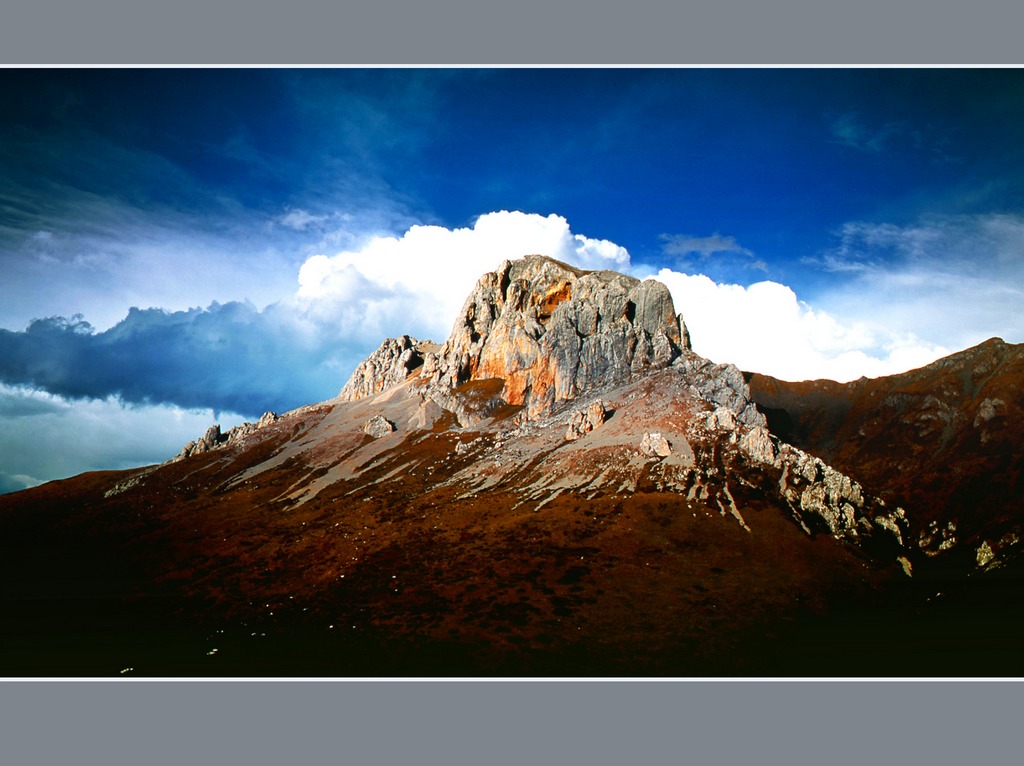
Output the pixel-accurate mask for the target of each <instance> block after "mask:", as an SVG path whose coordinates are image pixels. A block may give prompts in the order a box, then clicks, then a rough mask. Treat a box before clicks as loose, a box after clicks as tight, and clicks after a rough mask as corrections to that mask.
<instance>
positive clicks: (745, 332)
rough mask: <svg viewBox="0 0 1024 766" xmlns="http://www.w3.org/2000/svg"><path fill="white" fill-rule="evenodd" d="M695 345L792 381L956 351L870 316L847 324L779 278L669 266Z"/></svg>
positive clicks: (852, 374)
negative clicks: (741, 281) (722, 276)
mask: <svg viewBox="0 0 1024 766" xmlns="http://www.w3.org/2000/svg"><path fill="white" fill-rule="evenodd" d="M656 278H657V279H659V280H661V281H662V282H664V283H665V284H666V285H667V286H668V288H669V289H670V290H671V291H672V298H673V300H674V301H675V304H676V310H677V311H680V312H682V314H683V319H684V320H685V322H686V326H687V329H689V331H690V336H691V340H692V343H693V350H694V351H696V352H697V353H698V354H701V355H702V356H706V357H708V358H709V359H712V360H713V361H715V362H731V363H732V364H735V365H736V366H738V367H740V368H741V369H743V370H747V371H750V372H761V373H766V374H769V375H774V376H775V377H779V378H783V379H785V380H812V379H816V378H830V379H832V380H839V381H848V380H854V379H856V378H859V377H861V376H867V377H877V376H879V375H887V374H892V373H897V372H903V371H905V370H908V369H913V368H914V367H919V366H921V365H924V364H927V363H929V362H931V361H934V360H935V359H936V358H938V357H940V356H942V355H944V354H946V353H948V350H947V349H945V348H943V347H941V346H936V345H934V344H930V343H927V342H925V341H923V340H922V339H920V338H918V337H917V336H916V335H915V334H914V333H912V332H906V331H895V330H892V329H890V328H887V327H883V326H879V325H876V324H873V323H871V322H869V321H867V320H856V321H841V320H840V319H838V318H836V317H835V316H833V315H832V314H830V313H828V312H825V311H821V310H816V309H814V308H812V307H811V306H809V305H807V304H806V303H804V302H802V301H800V300H799V299H798V298H797V296H796V293H794V292H793V290H792V289H791V288H789V287H787V286H786V285H782V284H779V283H778V282H769V281H765V282H756V283H754V284H752V285H750V286H749V287H743V286H742V285H729V284H720V283H717V282H714V281H712V280H711V279H710V278H708V277H706V276H704V275H702V274H699V275H691V274H682V273H680V272H678V271H672V270H670V269H662V270H661V271H660V272H658V274H657V275H656Z"/></svg>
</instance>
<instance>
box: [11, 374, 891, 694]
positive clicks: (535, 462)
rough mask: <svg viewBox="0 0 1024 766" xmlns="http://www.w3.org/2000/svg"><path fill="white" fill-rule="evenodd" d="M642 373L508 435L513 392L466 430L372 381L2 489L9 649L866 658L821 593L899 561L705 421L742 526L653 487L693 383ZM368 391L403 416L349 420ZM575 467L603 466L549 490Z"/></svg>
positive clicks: (39, 657)
mask: <svg viewBox="0 0 1024 766" xmlns="http://www.w3.org/2000/svg"><path fill="white" fill-rule="evenodd" d="M670 374H671V373H667V372H666V373H665V374H664V375H663V376H662V378H661V379H664V380H667V379H669V378H668V377H666V376H669V375H670ZM661 379H659V380H661ZM498 383H499V384H500V381H498ZM643 384H644V383H643V380H641V381H640V382H639V383H635V384H630V385H627V386H626V387H625V388H623V389H621V391H620V398H619V399H615V400H614V402H613V403H614V404H615V407H614V412H613V414H612V417H611V420H610V421H609V422H608V423H607V424H605V425H604V426H602V428H601V429H599V430H598V431H595V432H594V433H592V434H590V435H588V436H585V437H584V438H583V439H580V440H578V441H577V442H574V443H571V444H570V443H566V442H564V440H563V437H562V434H564V431H565V426H564V425H558V424H557V423H554V424H552V425H551V426H550V427H547V426H537V427H536V428H535V429H533V430H528V431H524V432H522V433H519V434H518V435H515V434H514V433H513V432H515V431H516V429H513V428H511V426H512V423H511V417H512V416H513V415H515V414H516V412H517V410H516V408H504V409H502V410H500V411H498V412H497V413H496V414H497V416H498V419H497V420H494V421H491V422H490V423H489V424H482V425H481V426H480V427H479V428H476V429H461V428H455V427H452V423H453V421H452V419H451V418H450V417H449V416H446V415H442V416H441V417H439V418H438V419H437V420H436V421H435V422H434V425H433V426H432V427H427V428H423V429H420V430H414V429H405V428H404V426H402V424H404V423H405V422H406V421H404V420H402V412H406V411H414V410H415V409H416V407H418V404H417V402H418V399H416V398H415V397H404V398H403V396H400V395H398V394H385V395H382V398H381V399H378V400H368V401H363V402H357V403H345V404H333V405H332V404H327V405H324V406H321V407H317V408H309V409H306V410H304V411H302V412H298V413H293V414H290V415H286V416H284V417H282V418H281V419H280V420H279V421H278V422H276V423H274V424H272V425H269V426H267V427H265V428H263V429H260V430H259V431H257V432H256V433H254V434H252V435H250V436H247V437H246V438H245V439H244V440H242V441H241V442H239V443H237V444H234V445H232V446H231V447H229V448H227V449H221V450H215V451H212V452H208V453H205V454H201V455H196V456H194V457H191V458H188V459H186V460H182V461H180V462H176V463H172V464H167V465H164V466H161V467H158V468H156V469H143V470H140V471H134V472H126V473H103V474H90V475H84V476H81V477H77V478H75V479H70V480H67V481H64V482H56V483H52V484H48V485H44V486H42V487H38V488H35V489H33V490H29V491H26V492H21V493H17V494H15V495H8V496H4V497H3V498H2V499H0V553H2V556H3V562H4V571H3V578H4V579H3V582H4V584H5V589H4V591H3V603H2V605H0V606H2V607H3V609H4V611H5V615H7V619H6V620H5V626H4V643H3V647H2V648H3V650H4V651H3V652H2V657H3V667H2V672H3V673H4V674H8V675H9V674H29V675H47V674H58V675H65V674H67V675H78V674H82V673H86V674H99V675H112V674H116V673H118V672H120V671H122V670H125V669H128V668H131V669H132V670H130V671H128V672H133V673H142V674H150V675H151V674H157V675H159V674H171V675H204V674H215V675H223V674H227V675H232V674H242V675H275V674H281V673H284V674H315V675H365V674H370V675H392V674H403V675H405V674H413V675H421V674H427V675H461V674H485V675H492V674H517V675H523V674H525V675H533V674H545V675H575V674H586V675H666V674H668V675H707V674H728V675H735V674H762V673H765V674H779V673H782V674H803V673H809V674H814V675H816V674H829V675H835V674H844V673H847V672H850V673H870V672H872V671H871V670H869V668H871V669H876V671H875V672H878V671H877V661H876V660H875V659H874V658H873V657H871V656H868V655H865V656H863V657H859V658H858V657H853V658H851V656H850V655H849V654H848V653H845V652H837V653H833V649H832V648H829V650H828V651H827V653H826V654H827V659H826V658H823V657H822V656H820V655H821V654H822V649H821V647H822V646H829V647H835V646H836V639H835V637H833V638H832V639H830V640H829V641H826V642H824V643H819V642H818V640H817V637H818V635H819V633H820V632H821V630H823V628H822V626H823V625H826V624H827V623H825V622H823V620H826V618H827V619H832V618H834V617H835V616H836V615H849V614H855V613H857V610H862V609H867V608H869V607H872V608H874V607H877V606H878V605H879V602H880V600H882V598H883V597H882V594H881V592H880V590H879V589H880V588H881V587H882V585H883V584H884V583H888V582H892V581H893V580H897V581H898V580H902V579H903V576H902V575H901V574H899V571H898V567H895V566H894V565H893V564H892V563H891V562H889V563H886V564H883V565H876V564H873V563H871V562H870V561H869V560H868V559H867V558H866V557H865V556H864V555H862V554H861V553H859V552H858V550H857V549H856V548H855V547H853V546H851V545H848V544H845V543H841V542H839V541H836V540H834V539H832V538H831V537H830V536H827V535H819V536H815V537H810V536H808V535H807V534H806V533H805V532H804V531H803V530H802V529H801V528H800V527H799V526H798V525H797V524H796V523H794V521H793V520H792V519H791V518H790V517H789V515H788V513H787V512H786V509H785V508H784V507H782V506H781V505H780V504H779V503H780V501H779V498H778V496H777V495H774V494H771V493H770V492H767V490H766V487H771V486H773V482H774V481H775V478H773V477H774V474H773V475H772V477H766V476H763V475H762V474H761V473H759V471H760V470H761V469H755V468H754V467H752V466H751V467H744V464H743V462H742V459H741V457H740V456H738V453H736V454H734V448H733V447H732V446H730V445H729V443H728V442H727V441H722V442H718V441H715V439H716V438H718V437H714V438H712V436H709V437H708V439H709V441H708V442H707V443H704V442H700V441H696V440H695V441H693V443H692V445H691V446H692V449H693V450H694V451H695V453H696V454H695V457H696V459H697V461H698V462H699V463H702V464H703V463H707V462H708V461H710V463H714V464H718V465H719V468H718V474H717V478H715V479H714V481H716V482H718V484H715V485H714V486H713V487H712V488H711V491H712V492H713V491H715V488H716V487H717V488H718V489H720V488H721V484H722V482H727V484H725V486H727V487H730V488H731V489H730V495H731V497H733V499H734V501H735V503H736V506H737V508H738V509H739V512H741V513H742V515H743V518H744V520H745V523H746V524H747V525H748V526H749V529H750V531H749V532H748V531H746V530H744V529H743V527H741V526H740V524H739V523H738V522H737V520H736V519H735V518H733V517H732V516H731V515H729V514H726V513H725V511H724V509H723V508H722V506H721V505H720V504H719V503H718V502H717V501H712V500H711V499H701V495H700V494H699V493H698V494H695V495H694V497H692V498H688V497H687V495H686V493H685V492H681V491H679V490H678V489H673V488H668V487H665V486H663V483H662V482H663V479H662V478H661V477H662V476H663V474H664V475H668V474H665V473H664V471H665V470H667V469H663V468H662V465H663V463H664V462H665V461H662V460H661V459H660V458H657V457H651V458H643V457H641V456H639V453H638V452H637V450H636V447H635V444H634V442H639V440H640V437H641V436H642V433H643V432H646V431H648V430H652V429H653V428H654V427H655V426H657V427H659V428H661V430H662V431H663V432H664V433H667V434H673V433H679V434H680V435H678V436H673V437H672V439H673V440H674V442H675V443H676V448H677V450H678V449H683V447H682V446H681V445H682V444H683V442H682V440H681V439H682V436H681V433H682V432H681V431H680V429H685V428H686V427H687V424H688V423H689V422H690V419H692V418H693V417H694V415H693V409H692V407H693V406H694V405H693V400H692V399H690V398H689V397H688V396H687V395H686V394H685V389H682V388H681V389H679V391H678V392H677V393H676V394H671V392H668V393H666V387H665V385H664V383H662V384H660V385H657V386H655V388H653V389H652V388H648V389H637V388H636V386H637V385H641V386H642V385H643ZM479 387H480V384H479V383H474V384H472V385H471V388H473V392H471V395H473V394H475V393H476V388H479ZM657 395H661V396H663V397H665V398H664V402H667V404H664V403H663V404H662V406H659V408H658V409H657V410H656V411H655V410H652V409H650V408H649V407H648V406H647V405H648V404H650V403H651V402H652V401H662V400H656V399H655V398H654V397H655V396H657ZM388 408H390V409H388ZM373 411H383V412H386V413H387V414H388V415H389V416H390V417H392V418H393V419H394V420H395V421H396V422H398V423H399V424H400V430H399V431H398V432H396V433H394V434H392V435H389V436H386V437H384V438H382V439H379V440H376V441H375V440H373V439H371V438H370V437H368V436H365V435H363V434H362V432H361V424H362V423H363V422H365V420H366V418H367V415H368V414H369V413H371V412H373ZM630 424H633V425H632V426H631V425H630ZM634 427H636V428H639V429H640V431H638V432H636V433H633V430H632V429H633V428H634ZM673 429H675V431H673ZM627 438H628V440H629V441H628V442H627V441H626V440H627ZM723 438H724V437H723ZM588 440H589V441H588ZM460 444H462V445H464V446H462V447H460V446H459V445H460ZM538 444H540V445H541V446H540V447H537V446H536V445H538ZM531 445H533V446H531ZM543 445H548V446H543ZM530 449H536V452H535V453H534V452H528V450H530ZM516 455H520V458H518V459H520V460H521V461H522V462H521V463H520V464H516V466H517V467H514V469H513V470H512V471H511V472H508V473H502V470H504V468H506V467H507V464H506V463H507V461H508V460H513V459H516V458H515V456H516ZM666 460H667V459H666ZM629 461H633V463H634V465H633V466H632V467H630V466H628V465H627V463H628V462H629ZM723 461H729V462H728V464H729V465H730V466H731V468H730V469H729V471H728V476H726V475H725V474H723V473H722V470H723V468H724V466H725V463H723ZM519 465H522V466H524V467H522V468H520V467H518V466H519ZM709 465H710V464H709ZM615 471H621V472H623V473H622V474H621V476H620V474H618V473H614V472H615ZM588 476H589V478H587V477H588ZM602 476H603V477H605V479H607V482H606V483H605V484H603V485H602V483H601V482H602V481H603V480H602V479H601V477H602ZM611 476H614V477H615V478H614V480H611V479H610V478H608V477H611ZM574 477H575V478H574ZM580 477H583V478H582V479H581V478H580ZM621 477H625V479H622V478H621ZM626 479H628V480H630V481H633V482H634V486H633V487H631V488H630V489H628V490H626V489H620V488H619V484H620V483H621V481H625V480H626ZM769 479H770V480H769ZM133 480H137V481H133ZM570 480H571V481H577V482H578V481H583V482H584V484H589V486H590V487H591V488H592V491H587V492H583V491H579V490H572V491H568V490H566V491H561V490H560V486H561V485H562V484H564V483H566V482H569V481H570ZM477 483H479V484H480V485H481V486H475V487H474V484H477ZM483 485H486V486H483ZM535 485H536V487H537V488H536V489H533V487H534V486H535ZM851 610H852V611H851ZM869 632H872V631H869ZM856 635H858V636H859V635H860V633H856ZM844 640H854V634H849V635H846V638H845V639H844ZM814 647H816V649H815V648H814ZM214 650H216V651H214ZM808 652H810V655H811V656H816V654H817V659H815V660H813V661H808V660H807V659H806V657H807V654H808Z"/></svg>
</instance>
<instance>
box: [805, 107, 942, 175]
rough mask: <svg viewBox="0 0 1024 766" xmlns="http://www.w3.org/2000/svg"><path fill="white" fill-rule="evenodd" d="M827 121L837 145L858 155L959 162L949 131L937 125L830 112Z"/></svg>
mask: <svg viewBox="0 0 1024 766" xmlns="http://www.w3.org/2000/svg"><path fill="white" fill-rule="evenodd" d="M825 120H826V122H827V124H828V128H829V132H830V134H831V137H832V140H833V141H834V142H835V143H837V144H840V145H842V146H845V147H848V148H850V149H855V150H856V151H858V152H863V153H865V154H881V153H882V152H887V151H893V150H899V151H914V152H919V153H923V154H925V155H929V156H930V157H931V158H932V160H934V161H936V162H939V163H942V164H949V163H955V162H959V158H958V157H956V156H955V155H954V154H953V152H952V140H951V139H950V136H949V132H948V130H946V129H944V128H941V127H938V126H935V125H930V124H929V125H919V126H915V125H912V124H911V123H909V122H907V121H905V120H887V121H877V120H870V119H868V118H865V117H863V116H862V115H860V114H859V113H857V112H842V113H830V114H828V115H826V117H825Z"/></svg>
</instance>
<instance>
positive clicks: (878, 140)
mask: <svg viewBox="0 0 1024 766" xmlns="http://www.w3.org/2000/svg"><path fill="white" fill-rule="evenodd" d="M829 127H830V128H831V131H832V138H833V139H834V140H835V141H836V142H837V143H840V144H842V145H843V146H848V147H850V148H851V149H857V150H858V151H862V152H869V153H872V154H877V153H879V152H881V151H882V150H883V149H885V148H886V146H887V145H888V144H889V143H890V142H891V140H892V139H893V137H895V136H897V135H900V134H903V133H906V132H907V128H906V126H905V125H904V124H903V123H901V122H886V123H883V124H881V125H878V124H872V125H869V124H868V123H867V122H865V121H864V120H863V119H862V118H861V116H860V115H858V114H857V113H856V112H848V113H845V114H839V115H835V116H833V117H832V118H831V119H830V121H829Z"/></svg>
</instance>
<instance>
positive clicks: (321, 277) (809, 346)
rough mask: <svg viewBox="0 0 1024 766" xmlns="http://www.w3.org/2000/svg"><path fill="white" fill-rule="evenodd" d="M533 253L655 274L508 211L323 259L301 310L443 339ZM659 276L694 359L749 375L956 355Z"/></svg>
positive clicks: (909, 335) (852, 374) (702, 281)
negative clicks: (482, 292)
mask: <svg viewBox="0 0 1024 766" xmlns="http://www.w3.org/2000/svg"><path fill="white" fill-rule="evenodd" d="M718 240H721V241H722V242H727V240H728V244H730V245H731V244H732V240H731V239H729V238H724V237H721V236H719V237H718ZM716 241H717V240H716ZM701 242H702V243H703V244H707V243H706V242H703V240H702V241H701ZM719 244H721V243H719ZM691 249H692V248H691ZM531 253H539V254H542V255H548V256H550V257H553V258H556V259H558V260H561V261H564V262H566V263H570V264H572V265H575V266H578V267H581V268H586V269H600V268H610V269H615V270H618V271H623V272H626V273H631V274H634V275H635V276H639V277H643V276H648V275H649V273H644V272H643V271H642V269H640V268H637V267H634V266H633V265H632V264H631V262H630V256H629V253H628V252H627V251H626V249H625V248H623V247H621V246H619V245H617V244H615V243H614V242H610V241H608V240H598V239H592V238H590V237H587V236H585V235H582V234H576V233H574V232H572V230H571V229H570V226H569V222H568V221H567V220H566V219H565V218H563V217H562V216H558V215H548V216H541V215H536V214H528V213H522V212H508V211H501V212H494V213H488V214H486V215H483V216H480V218H478V219H477V220H476V222H475V223H474V224H473V226H472V227H465V228H457V229H447V228H444V227H441V226H413V227H411V228H410V229H409V230H408V231H407V232H406V233H405V234H403V235H402V236H400V237H393V236H389V237H375V238H372V239H371V240H369V241H368V242H367V243H366V244H365V245H364V246H363V247H361V248H359V249H352V250H346V251H344V252H340V253H337V254H335V255H331V256H328V255H323V254H320V255H315V256H313V257H311V258H309V259H308V260H307V261H306V262H305V263H304V264H303V266H302V268H301V270H300V272H299V277H298V281H299V287H298V290H297V291H296V294H295V296H294V298H293V299H292V305H293V307H294V308H295V309H296V313H298V314H301V315H302V316H305V317H307V318H308V319H309V321H310V324H311V326H316V327H325V326H331V327H334V328H336V329H337V331H338V332H340V333H341V334H343V335H345V336H347V337H350V338H355V337H358V338H360V339H361V340H362V342H363V343H364V344H365V345H366V346H367V347H373V346H375V345H376V344H377V343H378V342H379V341H380V340H382V339H383V338H384V337H393V336H396V335H400V334H403V333H408V334H411V335H414V336H417V337H420V338H431V339H433V340H437V341H440V340H443V339H444V338H446V337H447V335H448V333H449V331H450V329H451V325H452V322H453V321H454V319H455V316H456V315H457V313H458V311H459V310H460V309H461V307H462V304H463V302H464V300H465V298H466V296H467V295H468V294H469V292H470V290H471V289H472V287H473V284H474V283H475V281H476V280H477V278H479V276H480V275H481V274H483V273H485V272H487V271H490V270H492V269H494V268H496V267H497V266H498V265H499V264H500V263H501V261H502V260H505V259H514V258H519V257H522V256H523V255H527V254H531ZM655 276H656V278H657V279H660V280H661V281H663V282H665V283H666V284H667V285H668V287H669V289H670V290H672V292H673V296H674V299H675V301H676V305H677V309H678V310H679V311H681V312H682V313H683V314H684V318H685V321H686V323H687V326H688V327H689V329H690V333H691V336H692V338H693V343H694V348H695V350H696V351H697V352H698V353H700V354H702V355H704V356H707V357H708V358H711V359H713V360H714V361H716V362H732V363H733V364H736V365H737V366H739V367H741V368H743V369H745V370H750V371H756V372H763V373H767V374H771V375H775V376H778V377H782V378H787V379H791V380H798V379H809V378H826V377H827V378H833V379H836V380H852V379H855V378H858V377H860V376H862V375H866V376H872V377H873V376H878V375H884V374H890V373H895V372H901V371H903V370H907V369H911V368H913V367H915V366H919V365H921V364H926V363H928V362H930V361H933V360H934V359H936V358H937V357H939V356H941V355H942V354H944V353H946V352H947V350H946V349H945V348H944V347H941V346H939V345H937V344H934V343H929V342H926V341H924V340H922V339H920V338H919V337H917V335H915V334H914V332H913V331H912V329H907V328H902V327H896V328H886V327H884V326H880V325H878V324H872V323H870V322H868V321H863V320H841V319H839V318H837V316H835V315H834V314H831V313H828V312H825V311H822V310H820V309H815V308H811V307H810V306H808V305H807V304H805V303H803V302H801V301H800V300H799V299H798V298H797V296H796V294H795V293H794V292H793V290H792V289H790V288H789V287H787V286H785V285H781V284H778V283H776V282H767V281H765V282H758V283H755V284H752V285H750V286H749V287H744V286H741V285H734V284H721V283H717V282H714V281H713V280H711V279H710V278H708V277H707V276H703V275H690V274H684V273H682V272H678V271H673V270H670V269H662V270H661V271H660V272H658V273H657V274H656V275H655ZM356 361H357V360H356Z"/></svg>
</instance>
